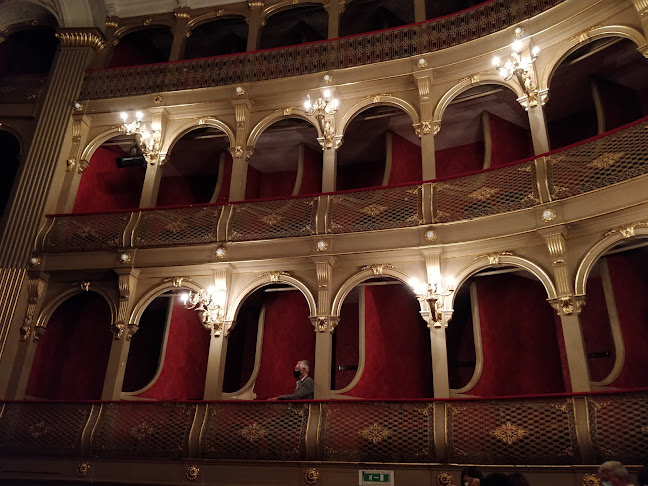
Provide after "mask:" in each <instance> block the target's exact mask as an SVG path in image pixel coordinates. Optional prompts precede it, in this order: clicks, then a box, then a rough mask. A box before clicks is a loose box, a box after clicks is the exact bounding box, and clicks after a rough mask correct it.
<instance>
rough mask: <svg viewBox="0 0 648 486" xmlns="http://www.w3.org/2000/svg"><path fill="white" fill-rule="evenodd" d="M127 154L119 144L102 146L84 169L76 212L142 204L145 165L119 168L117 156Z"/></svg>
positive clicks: (75, 204) (77, 196)
mask: <svg viewBox="0 0 648 486" xmlns="http://www.w3.org/2000/svg"><path fill="white" fill-rule="evenodd" d="M122 155H124V151H123V150H122V149H120V148H119V147H99V148H98V149H97V150H95V153H94V154H92V158H91V159H90V165H89V166H88V167H87V168H86V169H85V170H84V171H83V176H82V177H81V182H80V183H79V189H78V191H77V195H76V199H75V201H74V209H73V212H74V213H87V212H102V211H113V210H123V209H133V208H137V207H139V201H140V196H141V194H142V186H143V185H144V176H145V174H146V168H145V167H125V168H121V169H119V168H117V165H116V164H115V158H116V157H121V156H122Z"/></svg>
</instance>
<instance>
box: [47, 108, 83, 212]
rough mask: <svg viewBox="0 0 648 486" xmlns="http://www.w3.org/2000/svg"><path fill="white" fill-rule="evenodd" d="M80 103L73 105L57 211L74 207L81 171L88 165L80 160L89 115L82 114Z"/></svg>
mask: <svg viewBox="0 0 648 486" xmlns="http://www.w3.org/2000/svg"><path fill="white" fill-rule="evenodd" d="M83 110H84V106H83V105H82V104H79V105H78V108H77V107H75V109H74V115H72V145H71V147H70V153H69V154H68V158H67V160H66V161H65V164H66V165H65V171H66V173H65V178H64V179H63V183H62V184H61V190H60V197H59V201H58V203H57V204H56V210H55V212H57V213H71V212H72V210H73V209H74V201H75V199H76V195H77V191H78V189H79V183H80V182H81V176H82V175H83V171H84V170H85V169H86V168H87V167H88V161H87V160H81V150H82V148H83V147H84V146H85V144H86V142H87V139H88V134H89V132H90V117H88V116H85V115H84V114H83Z"/></svg>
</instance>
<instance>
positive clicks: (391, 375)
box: [331, 277, 434, 399]
mask: <svg viewBox="0 0 648 486" xmlns="http://www.w3.org/2000/svg"><path fill="white" fill-rule="evenodd" d="M332 358H333V359H332V370H331V385H332V388H333V389H334V390H340V391H343V393H344V396H347V397H353V398H366V399H400V398H432V397H433V396H434V387H433V382H432V355H431V344H430V333H429V330H428V328H427V323H426V322H425V320H424V319H423V318H422V317H421V315H420V305H419V302H418V300H417V299H416V297H415V296H414V294H413V293H412V290H411V289H410V287H409V286H408V285H405V284H403V283H402V282H400V281H399V280H396V279H393V278H390V277H376V278H370V279H367V280H365V281H364V282H362V283H360V284H358V285H357V286H356V287H354V288H353V289H352V290H351V291H350V292H349V293H348V294H347V295H346V297H345V299H344V302H343V303H342V307H341V311H340V321H339V323H338V325H337V327H336V328H335V332H334V334H333V356H332Z"/></svg>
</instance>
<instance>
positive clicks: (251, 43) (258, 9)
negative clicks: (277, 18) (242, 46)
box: [247, 1, 265, 52]
mask: <svg viewBox="0 0 648 486" xmlns="http://www.w3.org/2000/svg"><path fill="white" fill-rule="evenodd" d="M248 6H249V7H250V21H249V23H248V25H249V30H248V38H247V51H248V52H250V51H256V50H257V49H258V48H259V34H260V33H261V27H263V26H264V25H265V20H264V19H263V17H262V13H263V2H259V1H252V2H248Z"/></svg>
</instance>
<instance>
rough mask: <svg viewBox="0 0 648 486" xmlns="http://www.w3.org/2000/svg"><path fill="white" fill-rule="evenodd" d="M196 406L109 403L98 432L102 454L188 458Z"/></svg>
mask: <svg viewBox="0 0 648 486" xmlns="http://www.w3.org/2000/svg"><path fill="white" fill-rule="evenodd" d="M195 413H196V405H192V404H187V403H135V404H133V403H106V404H104V405H102V408H101V413H100V415H99V421H98V423H97V426H96V429H95V432H94V448H93V450H94V453H95V454H96V455H97V456H100V457H124V458H126V457H166V458H180V457H186V456H187V451H188V442H189V433H190V431H191V426H192V424H193V419H194V415H195Z"/></svg>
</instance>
